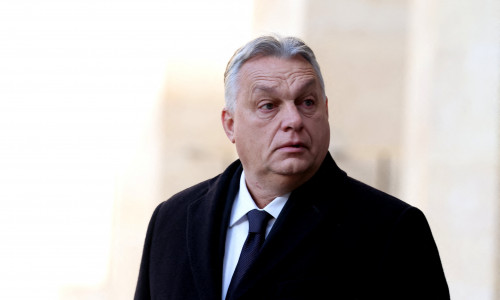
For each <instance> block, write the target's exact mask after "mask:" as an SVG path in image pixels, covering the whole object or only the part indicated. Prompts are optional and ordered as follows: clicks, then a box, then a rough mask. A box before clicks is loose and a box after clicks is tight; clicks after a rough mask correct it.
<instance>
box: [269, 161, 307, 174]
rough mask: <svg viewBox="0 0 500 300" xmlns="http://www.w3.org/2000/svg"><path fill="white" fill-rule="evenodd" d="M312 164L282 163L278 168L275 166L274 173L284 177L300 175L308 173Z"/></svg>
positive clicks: (301, 162) (302, 162) (300, 162)
mask: <svg viewBox="0 0 500 300" xmlns="http://www.w3.org/2000/svg"><path fill="white" fill-rule="evenodd" d="M312 166H313V164H312V163H311V162H304V161H298V162H287V161H284V162H282V163H281V164H280V165H279V166H276V168H275V172H276V173H278V174H280V175H284V176H293V175H301V174H305V173H308V172H309V171H310V170H311V169H312Z"/></svg>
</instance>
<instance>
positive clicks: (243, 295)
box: [135, 36, 449, 299]
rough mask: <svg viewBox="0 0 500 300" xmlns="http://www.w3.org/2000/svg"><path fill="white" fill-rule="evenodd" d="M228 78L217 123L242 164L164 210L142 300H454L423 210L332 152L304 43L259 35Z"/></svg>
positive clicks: (155, 228) (144, 268) (149, 243)
mask: <svg viewBox="0 0 500 300" xmlns="http://www.w3.org/2000/svg"><path fill="white" fill-rule="evenodd" d="M224 79H225V98H226V107H225V108H224V110H223V111H222V125H223V127H224V130H225V132H226V135H227V136H228V138H229V140H230V141H231V142H232V143H234V144H235V146H236V150H237V152H238V156H239V160H238V161H236V162H234V163H233V164H231V165H230V166H229V167H228V168H227V169H226V170H225V171H224V172H223V173H222V174H220V175H218V176H216V177H215V178H212V179H210V180H207V181H205V182H202V183H199V184H198V185H195V186H193V187H191V188H189V189H187V190H184V191H182V192H180V193H178V194H177V195H175V196H173V197H172V198H171V199H169V200H168V201H166V202H163V203H161V204H160V205H159V206H158V207H157V209H156V210H155V212H154V214H153V217H152V219H151V222H150V225H149V228H148V232H147V236H146V242H145V246H144V253H143V258H142V263H141V269H140V273H139V280H138V284H137V290H136V294H135V299H449V292H448V286H447V283H446V279H445V276H444V273H443V269H442V267H441V262H440V258H439V254H438V250H437V248H436V245H435V243H434V240H433V237H432V234H431V231H430V228H429V226H428V224H427V221H426V219H425V217H424V215H423V214H422V212H421V211H420V210H418V209H417V208H415V207H412V206H410V205H408V204H406V203H404V202H402V201H400V200H398V199H396V198H394V197H391V196H389V195H387V194H385V193H383V192H381V191H378V190H376V189H374V188H371V187H369V186H367V185H365V184H363V183H361V182H358V181H356V180H354V179H352V178H350V177H348V176H347V175H346V173H344V172H343V171H342V170H340V169H339V168H338V167H337V165H336V164H335V162H334V160H333V158H332V157H331V155H330V154H329V152H328V147H329V143H330V141H329V139H330V130H329V123H328V99H327V97H326V95H325V88H324V83H323V79H322V76H321V72H320V68H319V66H318V63H317V62H316V59H315V56H314V54H313V52H312V50H311V49H310V48H309V47H308V46H306V45H305V44H304V43H303V42H302V41H300V40H298V39H296V38H277V37H269V36H265V37H260V38H257V39H255V40H253V41H251V42H249V43H248V44H247V45H245V46H244V47H242V48H241V49H239V50H238V51H237V52H236V53H235V55H234V56H233V57H232V59H231V60H230V62H229V64H228V66H227V69H226V73H225V78H224ZM263 211H265V212H263ZM257 215H258V216H259V217H256V216H257ZM257 219H259V220H260V219H262V223H259V225H256V224H257V223H258V221H255V220H257ZM256 228H258V229H256Z"/></svg>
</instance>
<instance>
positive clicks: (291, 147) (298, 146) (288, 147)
mask: <svg viewBox="0 0 500 300" xmlns="http://www.w3.org/2000/svg"><path fill="white" fill-rule="evenodd" d="M305 148H306V146H305V145H304V144H303V143H300V142H296V143H287V144H283V145H281V146H280V147H279V149H281V150H283V151H292V152H293V151H298V150H303V149H305Z"/></svg>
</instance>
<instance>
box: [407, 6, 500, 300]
mask: <svg viewBox="0 0 500 300" xmlns="http://www.w3.org/2000/svg"><path fill="white" fill-rule="evenodd" d="M499 10H500V2H499V1H492V0H474V1H472V0H461V1H452V0H443V1H435V0H414V1H412V6H411V8H410V12H411V17H412V19H411V22H410V24H411V25H410V40H409V47H408V49H409V60H408V62H409V63H408V77H407V84H408V86H407V96H406V108H405V112H406V114H405V130H404V149H405V151H404V153H405V155H404V158H403V161H404V162H405V166H404V167H403V170H402V174H403V175H404V176H403V179H404V180H403V185H402V193H403V199H405V200H406V201H408V202H410V203H412V204H415V205H416V206H418V207H420V208H422V209H423V210H424V212H425V213H426V215H427V216H428V219H429V222H430V224H431V228H432V229H433V233H434V236H435V238H436V242H437V244H438V247H439V249H440V253H441V258H442V262H443V265H444V268H445V273H446V276H447V279H448V283H449V286H450V292H451V298H452V299H455V300H460V299H464V300H465V299H500V298H499V297H500V294H499V293H498V286H500V282H499V277H498V276H499V274H500V269H499V265H498V255H499V254H498V252H499V250H500V249H499V244H498V235H499V233H500V232H499V222H498V218H499V208H500V205H499V153H500V152H499V151H500V147H499V145H500V144H499V129H500V124H499V113H500V107H499V104H500V94H499V91H500V26H499V25H500V13H499ZM496 289H497V290H496Z"/></svg>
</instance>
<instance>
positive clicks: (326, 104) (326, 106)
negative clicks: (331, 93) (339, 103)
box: [325, 97, 329, 117]
mask: <svg viewBox="0 0 500 300" xmlns="http://www.w3.org/2000/svg"><path fill="white" fill-rule="evenodd" d="M325 108H326V116H327V117H328V116H329V115H328V97H326V98H325Z"/></svg>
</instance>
